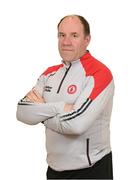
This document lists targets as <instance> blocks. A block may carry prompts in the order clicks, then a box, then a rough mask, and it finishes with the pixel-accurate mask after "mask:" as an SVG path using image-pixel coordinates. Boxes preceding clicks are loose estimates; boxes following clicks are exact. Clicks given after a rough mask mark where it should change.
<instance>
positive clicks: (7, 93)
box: [0, 0, 132, 180]
mask: <svg viewBox="0 0 132 180" xmlns="http://www.w3.org/2000/svg"><path fill="white" fill-rule="evenodd" d="M68 14H80V15H82V16H84V17H85V18H86V19H87V20H88V21H89V23H90V26H91V36H92V39H91V43H90V45H89V47H88V49H89V50H90V52H91V54H92V55H93V56H95V57H96V58H97V59H99V60H100V61H102V62H103V63H104V64H106V65H107V66H108V67H109V68H110V69H111V71H112V73H113V76H114V80H115V85H116V89H115V96H114V106H113V112H112V118H111V145H112V149H113V163H114V179H115V180H129V179H132V175H131V161H132V153H131V152H132V146H131V142H132V141H131V137H132V130H131V129H132V128H131V127H132V123H131V122H132V117H131V112H132V111H131V109H132V105H131V101H132V95H131V93H132V86H131V83H132V80H131V79H132V65H131V61H132V52H131V49H132V47H131V46H132V45H131V44H132V21H131V16H132V13H131V0H130V1H129V0H48V1H46V0H45V1H44V0H1V1H0V179H1V180H9V179H19V180H46V176H45V174H46V169H47V164H46V150H45V129H44V126H43V125H42V124H38V125H36V126H29V125H25V124H23V123H21V122H19V121H17V120H16V107H17V102H18V101H19V99H21V98H22V97H23V96H24V95H25V94H26V93H27V92H28V91H29V90H30V89H31V88H32V87H33V86H34V84H35V83H36V80H37V78H38V77H39V76H40V74H41V73H42V72H43V71H44V70H45V69H46V68H47V67H48V66H51V65H55V64H59V63H60V61H61V58H60V56H59V53H58V48H57V28H56V26H57V23H58V22H59V20H60V19H61V18H62V17H63V16H65V15H68ZM53 148H54V147H53Z"/></svg>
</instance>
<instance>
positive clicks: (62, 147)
mask: <svg viewBox="0 0 132 180" xmlns="http://www.w3.org/2000/svg"><path fill="white" fill-rule="evenodd" d="M35 89H36V90H37V91H38V92H39V93H40V94H41V95H42V96H43V97H44V99H45V100H46V103H43V104H37V103H29V102H25V101H23V99H22V100H21V101H19V103H18V108H17V119H18V120H19V121H22V122H24V123H27V124H31V125H33V124H37V123H39V122H43V123H44V125H45V126H46V148H47V162H48V165H49V166H50V167H51V168H53V169H54V170H57V171H62V170H73V169H81V168H86V167H90V166H92V165H93V164H94V163H96V162H97V161H98V160H100V159H101V158H102V157H103V156H105V155H106V154H108V153H109V152H110V151H111V147H110V117H111V111H112V100H113V94H114V82H113V77H112V74H111V72H110V70H109V69H108V68H107V67H106V66H105V65H104V64H102V63H101V62H100V61H98V60H96V59H95V58H94V57H93V56H92V55H91V54H90V53H89V52H87V53H86V54H85V55H84V56H83V57H81V58H80V59H79V60H76V61H73V62H71V63H70V64H69V66H68V65H65V64H64V63H62V64H60V65H57V66H53V67H49V68H48V69H47V70H46V71H45V72H44V73H43V74H42V75H41V76H40V78H39V79H38V81H37V84H36V86H35ZM65 103H73V104H74V109H73V110H72V111H71V112H68V113H65V112H64V110H63V109H64V105H65Z"/></svg>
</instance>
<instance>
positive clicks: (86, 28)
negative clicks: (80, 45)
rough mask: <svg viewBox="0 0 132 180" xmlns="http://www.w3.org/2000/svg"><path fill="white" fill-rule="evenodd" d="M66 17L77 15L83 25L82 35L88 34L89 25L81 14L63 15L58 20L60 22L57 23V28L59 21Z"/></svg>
mask: <svg viewBox="0 0 132 180" xmlns="http://www.w3.org/2000/svg"><path fill="white" fill-rule="evenodd" d="M67 17H77V18H78V19H79V20H80V22H81V23H82V25H83V29H84V35H85V36H87V35H89V34H90V26H89V23H88V21H87V20H86V19H85V18H84V17H83V16H80V15H76V14H75V15H67V16H65V17H63V18H62V19H61V20H60V22H59V23H58V26H57V28H58V29H59V26H60V24H61V22H62V21H63V20H64V19H65V18H67Z"/></svg>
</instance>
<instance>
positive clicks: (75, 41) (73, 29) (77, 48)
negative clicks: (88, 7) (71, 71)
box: [58, 15, 91, 62]
mask: <svg viewBox="0 0 132 180" xmlns="http://www.w3.org/2000/svg"><path fill="white" fill-rule="evenodd" d="M90 38H91V36H90V27H89V24H88V22H87V21H86V20H85V19H84V17H82V16H79V15H69V16H65V17H64V18H62V19H61V20H60V22H59V24H58V40H59V41H58V48H59V52H60V56H61V57H62V59H63V60H64V61H65V62H71V61H74V60H77V59H79V58H80V57H81V56H83V55H84V54H85V53H86V48H87V46H88V44H89V42H90Z"/></svg>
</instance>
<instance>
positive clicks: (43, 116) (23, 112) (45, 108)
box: [17, 101, 64, 125]
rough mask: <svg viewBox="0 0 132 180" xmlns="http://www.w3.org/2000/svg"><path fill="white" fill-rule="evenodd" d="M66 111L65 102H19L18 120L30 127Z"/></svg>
mask: <svg viewBox="0 0 132 180" xmlns="http://www.w3.org/2000/svg"><path fill="white" fill-rule="evenodd" d="M62 109H64V102H56V103H30V102H21V101H20V102H19V103H18V106H17V119H18V120H19V121H21V122H23V123H26V124H29V125H35V124H38V123H40V122H42V121H45V120H47V119H48V118H51V117H54V116H56V115H57V114H58V113H61V111H62Z"/></svg>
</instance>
